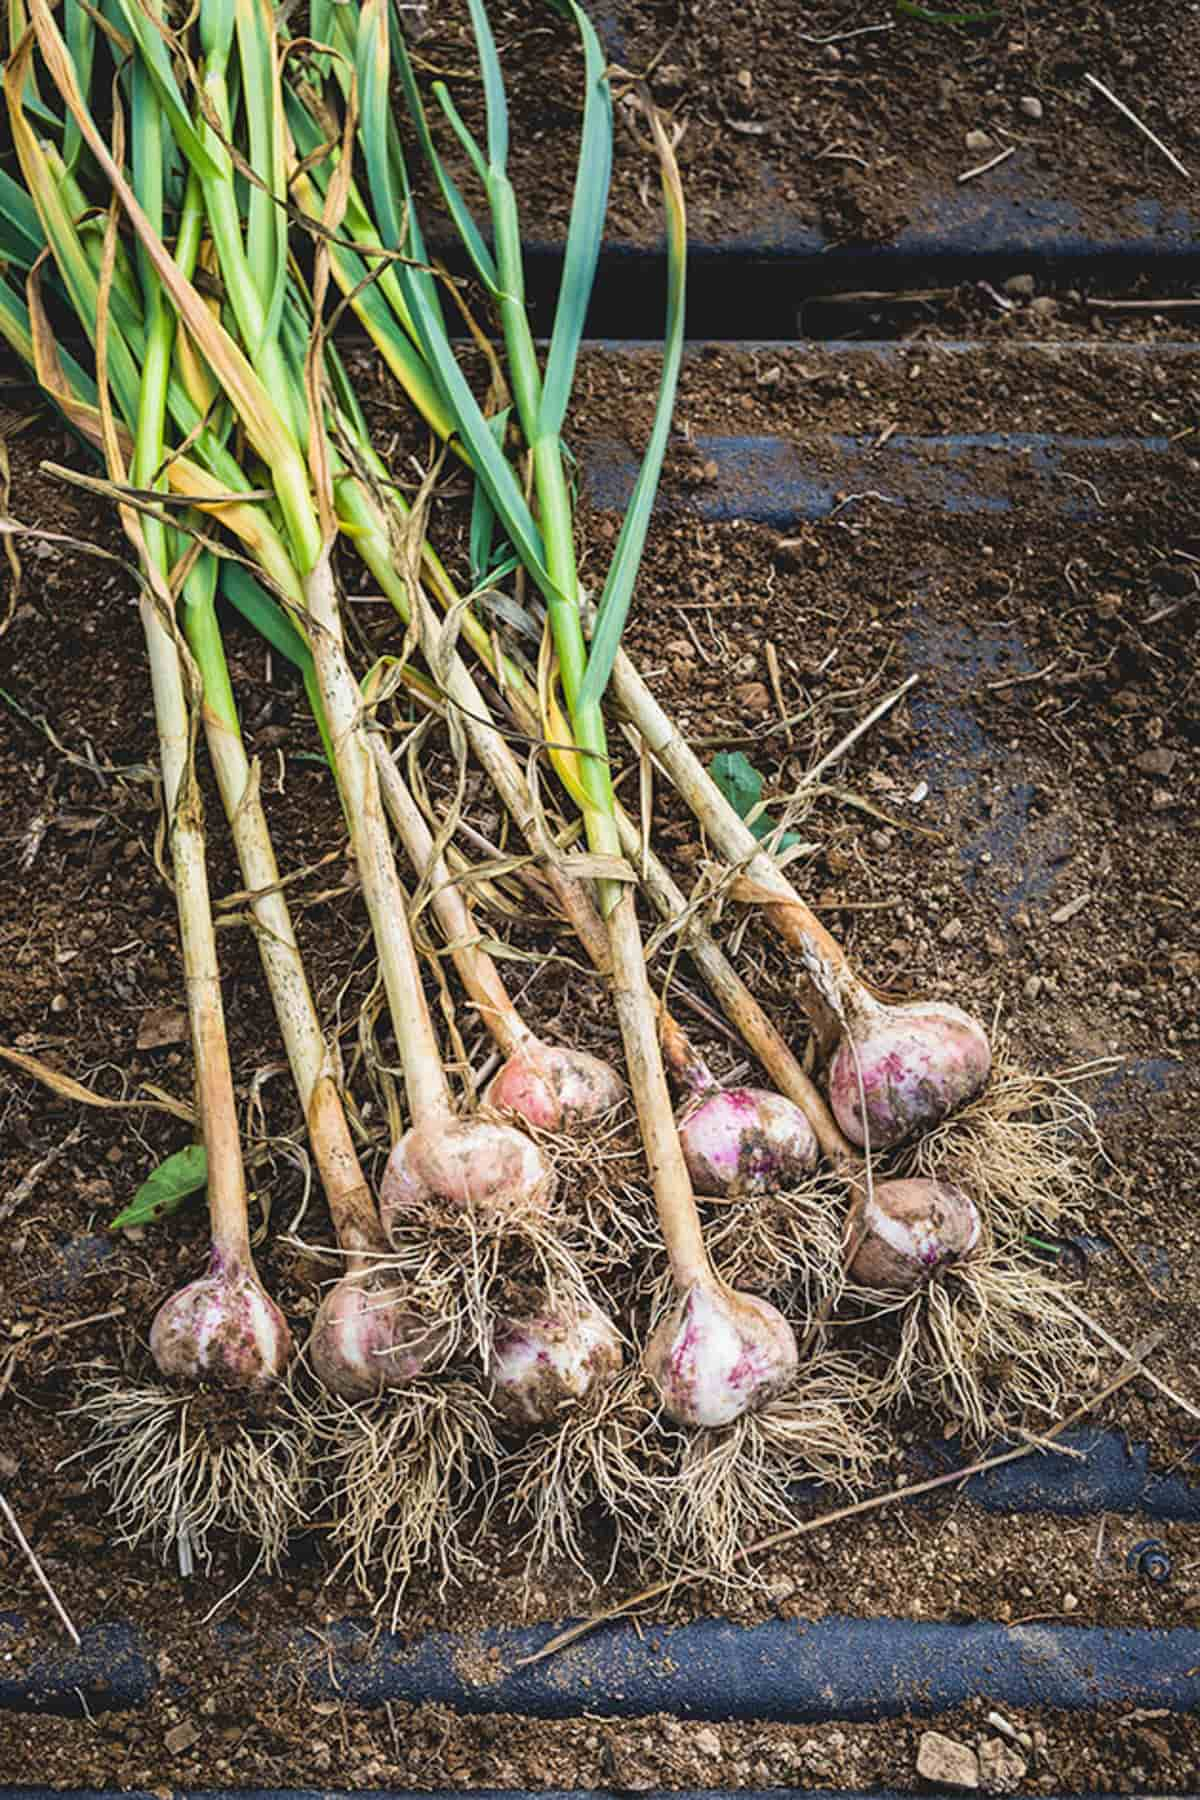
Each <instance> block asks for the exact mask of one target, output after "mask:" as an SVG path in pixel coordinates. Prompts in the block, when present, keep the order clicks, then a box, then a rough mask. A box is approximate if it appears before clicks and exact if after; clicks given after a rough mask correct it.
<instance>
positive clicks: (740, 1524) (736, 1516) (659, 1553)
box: [647, 1351, 876, 1590]
mask: <svg viewBox="0 0 1200 1800" xmlns="http://www.w3.org/2000/svg"><path fill="white" fill-rule="evenodd" d="M871 1411H872V1408H871V1404H870V1395H869V1390H868V1387H867V1383H866V1381H865V1379H864V1374H863V1371H862V1368H861V1366H860V1364H859V1363H858V1362H857V1361H853V1360H851V1359H850V1358H849V1357H845V1356H838V1355H833V1354H831V1353H829V1352H826V1351H819V1352H818V1353H817V1354H816V1355H815V1356H814V1357H813V1358H812V1359H811V1360H810V1361H809V1362H808V1363H806V1365H805V1367H804V1369H803V1370H802V1372H801V1373H800V1375H799V1376H798V1377H797V1379H796V1381H795V1383H794V1384H793V1386H792V1387H791V1388H790V1389H789V1390H788V1391H787V1392H786V1393H784V1394H781V1395H780V1396H779V1397H778V1398H777V1399H775V1400H773V1401H771V1402H769V1403H768V1404H767V1405H766V1406H764V1407H762V1408H761V1409H760V1410H759V1411H758V1412H753V1413H747V1414H744V1415H743V1416H742V1417H741V1418H740V1419H738V1420H736V1421H735V1422H734V1423H733V1424H732V1425H727V1426H724V1427H722V1428H721V1429H720V1430H716V1431H682V1430H680V1429H679V1428H677V1427H676V1428H671V1427H667V1430H668V1431H671V1433H672V1435H671V1437H670V1439H669V1440H668V1442H669V1450H670V1453H671V1455H672V1462H673V1465H674V1466H673V1469H672V1473H671V1477H670V1479H669V1481H668V1482H667V1483H665V1484H663V1488H662V1496H663V1505H662V1512H661V1515H660V1517H659V1518H658V1520H657V1521H654V1522H653V1523H652V1524H651V1530H652V1531H653V1538H652V1540H651V1543H652V1546H653V1560H654V1561H655V1562H656V1563H657V1565H658V1567H659V1569H660V1571H661V1573H662V1574H663V1575H664V1576H667V1577H670V1576H672V1575H678V1574H681V1573H683V1572H684V1571H685V1570H688V1569H695V1568H697V1567H699V1568H703V1569H704V1570H705V1571H706V1572H707V1573H708V1574H709V1575H710V1576H711V1578H712V1579H713V1580H714V1581H715V1582H717V1583H718V1585H719V1586H720V1587H721V1588H722V1589H732V1588H734V1587H735V1586H736V1587H737V1588H739V1589H742V1590H744V1589H745V1587H746V1585H747V1584H748V1583H752V1582H755V1581H758V1582H765V1581H766V1579H767V1578H766V1575H765V1574H763V1573H761V1572H759V1573H756V1570H755V1565H754V1564H753V1562H752V1561H750V1560H749V1559H748V1558H746V1557H745V1556H744V1555H743V1552H744V1551H745V1550H746V1549H747V1547H748V1546H749V1545H750V1544H751V1543H753V1542H754V1540H755V1539H756V1538H758V1537H761V1536H763V1535H764V1534H765V1533H768V1532H770V1531H772V1530H776V1529H780V1528H782V1527H786V1526H788V1525H792V1524H794V1523H795V1518H796V1512H795V1495H794V1492H793V1489H794V1488H795V1487H796V1486H797V1484H799V1483H801V1482H806V1483H811V1482H817V1483H820V1484H822V1485H827V1486H831V1487H835V1488H838V1489H841V1490H842V1491H844V1492H847V1493H849V1494H856V1493H858V1492H859V1491H861V1489H862V1488H863V1486H864V1485H865V1484H866V1481H867V1479H868V1477H869V1475H870V1473H871V1470H872V1468H873V1466H874V1463H875V1460H876V1452H875V1451H874V1450H873V1449H872V1446H871V1441H870V1438H869V1436H868V1426H869V1423H870V1418H871ZM649 1548H650V1546H649V1545H648V1546H647V1549H649Z"/></svg>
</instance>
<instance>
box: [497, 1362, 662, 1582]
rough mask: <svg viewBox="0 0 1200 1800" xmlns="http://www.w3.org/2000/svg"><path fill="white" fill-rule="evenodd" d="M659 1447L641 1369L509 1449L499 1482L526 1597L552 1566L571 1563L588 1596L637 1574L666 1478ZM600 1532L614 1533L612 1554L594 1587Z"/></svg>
mask: <svg viewBox="0 0 1200 1800" xmlns="http://www.w3.org/2000/svg"><path fill="white" fill-rule="evenodd" d="M662 1443H663V1440H662V1432H661V1423H660V1420H659V1418H658V1415H657V1412H656V1409H655V1407H654V1406H653V1404H652V1402H651V1399H650V1396H649V1391H648V1384H647V1382H646V1377H645V1375H644V1374H643V1373H642V1370H641V1368H640V1366H635V1367H632V1368H626V1369H623V1370H622V1371H621V1373H620V1374H619V1375H617V1376H616V1377H615V1379H614V1380H612V1381H608V1382H604V1383H603V1384H602V1385H601V1386H600V1387H599V1388H598V1389H597V1390H595V1391H594V1392H593V1393H591V1394H589V1395H588V1396H587V1398H586V1399H585V1400H584V1401H583V1402H582V1403H581V1404H577V1405H572V1406H570V1407H569V1408H566V1409H564V1412H563V1414H562V1416H561V1417H560V1418H558V1419H556V1420H554V1421H553V1423H551V1424H548V1425H544V1426H541V1427H539V1428H538V1429H537V1430H535V1431H533V1432H531V1433H530V1434H529V1435H528V1436H527V1437H525V1438H523V1439H521V1440H518V1441H514V1443H513V1444H512V1446H511V1448H510V1449H509V1450H508V1452H507V1454H506V1456H505V1459H504V1464H503V1466H502V1469H501V1481H502V1487H503V1494H504V1499H505V1501H506V1505H507V1514H508V1519H509V1522H510V1524H512V1525H514V1526H516V1527H517V1528H518V1530H520V1531H521V1533H522V1535H521V1537H520V1540H519V1545H518V1549H519V1550H520V1551H521V1552H522V1553H523V1554H524V1557H525V1581H526V1588H527V1590H528V1588H530V1587H531V1586H532V1584H533V1581H534V1578H535V1577H536V1576H538V1575H540V1574H542V1573H543V1572H544V1571H545V1570H546V1569H547V1568H549V1567H550V1566H551V1565H553V1564H555V1563H561V1562H567V1563H570V1564H571V1566H572V1567H573V1568H575V1569H576V1570H578V1571H579V1573H580V1574H581V1575H583V1576H584V1577H585V1578H586V1579H587V1580H588V1581H589V1582H590V1584H591V1585H592V1587H593V1588H595V1587H599V1586H601V1585H603V1584H604V1583H605V1582H608V1581H611V1580H612V1578H613V1576H614V1574H615V1573H616V1571H617V1569H618V1568H622V1569H624V1567H625V1565H626V1564H627V1563H629V1562H631V1561H632V1562H633V1563H634V1564H635V1565H637V1566H640V1564H641V1562H642V1560H643V1557H642V1554H641V1553H642V1550H643V1549H644V1545H645V1542H646V1540H647V1526H648V1524H652V1521H653V1519H654V1517H655V1516H656V1515H657V1513H658V1511H659V1510H660V1508H661V1505H662V1495H661V1489H662V1486H663V1483H664V1480H665V1478H666V1476H667V1473H668V1471H667V1464H666V1461H665V1459H664V1455H663V1448H662ZM589 1519H591V1520H594V1523H595V1526H596V1531H595V1532H593V1531H591V1530H589V1528H588V1521H589ZM601 1531H607V1532H609V1533H610V1534H611V1547H610V1550H609V1555H608V1561H607V1566H606V1568H605V1570H604V1573H603V1574H602V1575H601V1576H600V1577H599V1578H597V1577H596V1574H595V1561H596V1559H595V1550H596V1540H597V1537H598V1535H599V1533H600V1532H601Z"/></svg>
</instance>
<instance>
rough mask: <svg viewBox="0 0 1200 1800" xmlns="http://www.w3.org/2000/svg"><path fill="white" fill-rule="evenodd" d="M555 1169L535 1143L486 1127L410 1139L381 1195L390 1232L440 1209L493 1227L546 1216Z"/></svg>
mask: <svg viewBox="0 0 1200 1800" xmlns="http://www.w3.org/2000/svg"><path fill="white" fill-rule="evenodd" d="M550 1188H551V1174H550V1166H549V1164H548V1163H547V1161H546V1159H545V1157H544V1156H543V1155H542V1152H541V1151H540V1150H539V1149H538V1147H537V1145H536V1144H535V1143H534V1142H533V1140H532V1138H528V1137H526V1136H525V1134H524V1132H522V1131H517V1130H516V1129H515V1128H514V1127H513V1126H511V1125H500V1124H495V1123H493V1122H492V1121H491V1120H488V1119H452V1120H449V1121H447V1122H446V1123H444V1124H438V1125H437V1126H434V1127H429V1128H426V1127H422V1126H418V1127H417V1128H416V1129H414V1130H412V1131H406V1132H405V1134H404V1136H403V1137H402V1138H401V1139H400V1141H399V1142H398V1143H397V1144H396V1145H395V1146H394V1148H393V1150H392V1153H391V1155H390V1156H389V1157H388V1161H387V1167H386V1169H385V1170H384V1172H383V1180H382V1182H381V1183H380V1187H379V1213H380V1217H381V1219H382V1221H383V1229H384V1231H385V1232H387V1231H390V1229H391V1222H392V1221H393V1220H396V1221H400V1220H402V1219H403V1218H404V1215H405V1214H407V1213H409V1212H412V1211H416V1210H425V1209H427V1208H429V1207H431V1206H434V1207H438V1206H440V1207H441V1208H442V1209H444V1210H445V1211H446V1213H448V1214H449V1215H451V1216H453V1215H454V1214H456V1213H460V1214H471V1215H473V1216H474V1217H475V1218H476V1219H478V1220H480V1221H482V1222H485V1223H490V1222H493V1221H503V1220H504V1218H506V1217H509V1216H511V1217H513V1218H519V1217H520V1216H521V1214H522V1213H530V1212H544V1211H545V1209H546V1206H547V1205H548V1203H549V1199H550Z"/></svg>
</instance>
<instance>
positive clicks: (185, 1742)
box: [163, 1719, 200, 1756]
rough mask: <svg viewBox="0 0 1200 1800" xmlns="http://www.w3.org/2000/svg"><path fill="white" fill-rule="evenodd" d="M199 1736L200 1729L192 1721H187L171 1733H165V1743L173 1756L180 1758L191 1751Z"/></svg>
mask: <svg viewBox="0 0 1200 1800" xmlns="http://www.w3.org/2000/svg"><path fill="white" fill-rule="evenodd" d="M199 1736H200V1727H199V1726H198V1725H196V1724H193V1722H192V1720H191V1719H185V1720H184V1721H183V1723H182V1725H174V1726H172V1728H171V1730H170V1731H167V1732H164V1733H163V1743H164V1744H165V1745H166V1747H167V1749H168V1750H169V1751H170V1752H171V1754H172V1756H180V1755H182V1753H183V1752H184V1751H185V1750H190V1749H191V1747H192V1745H193V1744H194V1743H195V1742H196V1739H197V1738H198V1737H199Z"/></svg>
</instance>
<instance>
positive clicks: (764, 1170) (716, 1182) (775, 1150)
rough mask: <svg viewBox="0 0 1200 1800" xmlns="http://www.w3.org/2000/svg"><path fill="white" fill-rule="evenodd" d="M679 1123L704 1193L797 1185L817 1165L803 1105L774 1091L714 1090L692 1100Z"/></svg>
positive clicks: (690, 1167) (717, 1194)
mask: <svg viewBox="0 0 1200 1800" xmlns="http://www.w3.org/2000/svg"><path fill="white" fill-rule="evenodd" d="M676 1123H677V1125H678V1127H679V1140H680V1142H681V1143H682V1145H683V1154H684V1157H685V1159H686V1161H687V1166H688V1173H689V1174H690V1176H691V1178H692V1185H693V1186H694V1187H695V1190H696V1192H697V1193H698V1194H708V1195H711V1196H715V1197H720V1196H733V1195H741V1194H763V1193H770V1192H774V1191H777V1190H778V1189H780V1188H789V1187H795V1186H796V1185H797V1183H799V1182H801V1181H803V1180H804V1178H805V1176H807V1175H810V1174H811V1173H812V1171H813V1169H815V1168H816V1165H817V1140H816V1138H815V1137H814V1136H813V1129H812V1126H811V1125H810V1124H809V1122H808V1120H807V1119H806V1118H805V1116H804V1114H803V1113H802V1112H801V1111H800V1108H799V1107H798V1106H794V1105H793V1104H792V1102H791V1101H790V1100H785V1099H784V1097H783V1095H782V1094H774V1093H772V1092H771V1091H770V1090H769V1089H768V1088H750V1087H732V1088H718V1087H714V1088H712V1089H711V1090H710V1092H708V1093H707V1094H703V1095H697V1096H696V1097H695V1098H694V1099H691V1100H689V1101H688V1102H687V1103H686V1105H685V1106H684V1107H683V1108H682V1109H681V1111H680V1113H679V1116H678V1119H677V1120H676Z"/></svg>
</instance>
